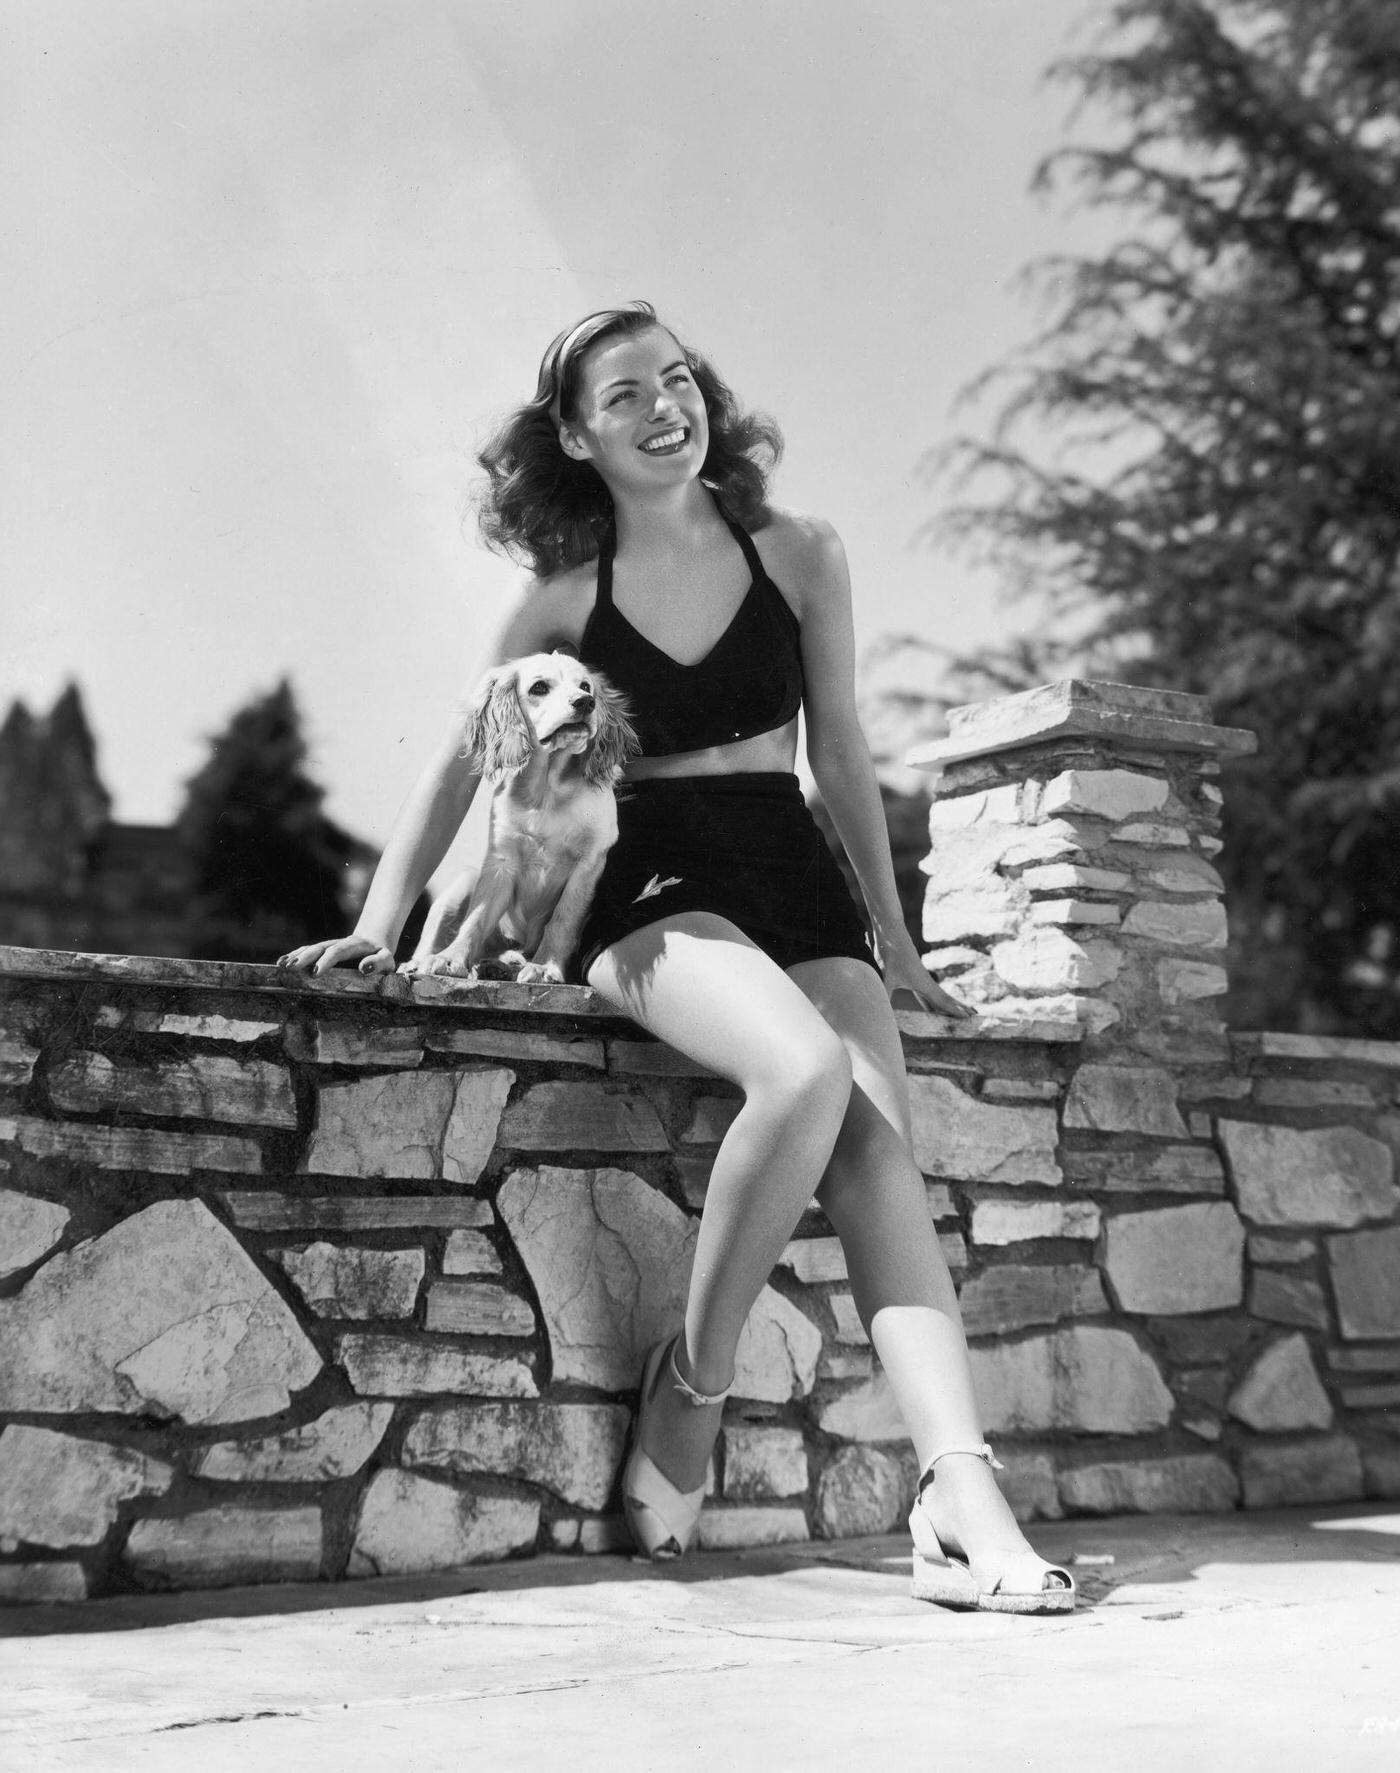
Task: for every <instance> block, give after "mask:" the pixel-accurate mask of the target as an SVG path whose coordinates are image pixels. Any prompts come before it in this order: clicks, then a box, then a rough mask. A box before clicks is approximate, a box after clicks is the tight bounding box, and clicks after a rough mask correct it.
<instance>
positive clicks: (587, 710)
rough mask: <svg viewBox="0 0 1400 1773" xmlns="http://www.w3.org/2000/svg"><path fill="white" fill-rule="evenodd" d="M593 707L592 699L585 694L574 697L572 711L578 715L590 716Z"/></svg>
mask: <svg viewBox="0 0 1400 1773" xmlns="http://www.w3.org/2000/svg"><path fill="white" fill-rule="evenodd" d="M593 706H594V704H593V698H592V696H590V695H589V694H587V692H584V693H583V694H582V695H577V696H575V697H574V711H575V712H576V713H578V714H591V713H592V712H593Z"/></svg>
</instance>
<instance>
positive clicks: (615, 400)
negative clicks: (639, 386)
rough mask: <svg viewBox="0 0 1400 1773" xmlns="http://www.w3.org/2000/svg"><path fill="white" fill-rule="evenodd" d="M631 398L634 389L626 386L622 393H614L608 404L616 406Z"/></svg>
mask: <svg viewBox="0 0 1400 1773" xmlns="http://www.w3.org/2000/svg"><path fill="white" fill-rule="evenodd" d="M631 398H632V390H631V389H630V388H624V389H623V390H622V392H621V393H620V394H614V395H613V397H612V399H611V400H610V401H609V402H608V405H609V406H616V405H618V403H619V402H620V401H623V400H630V399H631Z"/></svg>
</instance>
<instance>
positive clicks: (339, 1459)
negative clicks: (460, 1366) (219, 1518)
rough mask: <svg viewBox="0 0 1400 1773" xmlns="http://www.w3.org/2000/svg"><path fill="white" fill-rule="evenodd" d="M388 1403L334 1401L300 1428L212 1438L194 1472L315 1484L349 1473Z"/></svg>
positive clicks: (377, 1430) (383, 1423)
mask: <svg viewBox="0 0 1400 1773" xmlns="http://www.w3.org/2000/svg"><path fill="white" fill-rule="evenodd" d="M393 1414H394V1406H393V1405H392V1404H391V1403H382V1404H372V1403H362V1404H338V1405H336V1406H335V1407H334V1408H333V1409H329V1410H327V1411H325V1412H324V1414H322V1415H320V1416H318V1417H317V1418H316V1420H315V1421H314V1422H308V1423H305V1424H304V1425H303V1426H302V1427H301V1428H288V1429H284V1430H283V1432H282V1433H281V1434H269V1435H263V1436H260V1437H259V1438H258V1439H257V1440H247V1441H216V1442H215V1443H214V1445H213V1446H211V1447H206V1448H205V1449H204V1450H203V1451H202V1452H201V1453H200V1454H199V1455H198V1457H197V1458H196V1459H195V1461H194V1465H193V1470H194V1473H195V1476H196V1477H202V1478H209V1479H211V1480H212V1481H214V1482H220V1483H229V1484H234V1483H238V1484H320V1483H331V1482H334V1481H335V1480H336V1479H337V1478H346V1477H353V1475H354V1474H355V1473H356V1472H357V1471H359V1470H360V1468H361V1466H363V1465H364V1464H365V1463H366V1461H367V1460H368V1459H369V1457H370V1455H371V1454H372V1453H373V1452H374V1449H375V1448H376V1447H377V1446H378V1445H379V1443H380V1441H382V1440H383V1438H384V1433H385V1430H386V1429H387V1428H388V1426H389V1421H390V1418H391V1417H392V1416H393Z"/></svg>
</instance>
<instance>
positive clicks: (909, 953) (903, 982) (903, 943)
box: [880, 931, 977, 1018]
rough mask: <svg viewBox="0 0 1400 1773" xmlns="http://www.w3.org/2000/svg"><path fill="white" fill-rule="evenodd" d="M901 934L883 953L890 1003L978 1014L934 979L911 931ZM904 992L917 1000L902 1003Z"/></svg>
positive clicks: (958, 1014) (954, 1014) (937, 1011)
mask: <svg viewBox="0 0 1400 1773" xmlns="http://www.w3.org/2000/svg"><path fill="white" fill-rule="evenodd" d="M901 935H902V938H903V939H902V940H901V939H900V937H898V936H897V937H896V938H895V940H894V941H893V942H892V943H891V944H890V951H889V952H888V953H885V952H882V954H881V956H880V958H881V963H882V965H883V968H884V974H885V989H886V990H887V991H888V992H889V994H890V1002H891V1004H893V1005H894V1007H895V1008H896V1009H920V1010H928V1011H929V1012H930V1013H931V1014H933V1015H935V1016H951V1017H955V1018H962V1017H964V1016H975V1015H976V1014H977V1012H976V1011H975V1010H974V1009H971V1008H969V1006H968V1005H967V1004H965V1003H959V1002H958V1000H957V998H955V997H949V995H948V993H947V992H946V991H945V990H944V989H943V987H942V986H941V985H939V984H938V983H937V982H936V981H935V980H934V978H933V977H932V975H931V974H930V973H929V971H928V968H927V967H926V966H925V965H924V963H923V962H922V961H921V960H920V959H919V951H918V949H917V948H915V946H914V944H913V942H912V940H911V939H910V937H909V935H908V933H907V932H903V931H902V932H901ZM882 947H883V944H882ZM901 994H904V995H905V996H907V997H912V998H913V999H914V1002H913V1003H912V1004H908V1003H900V1002H899V998H900V995H901Z"/></svg>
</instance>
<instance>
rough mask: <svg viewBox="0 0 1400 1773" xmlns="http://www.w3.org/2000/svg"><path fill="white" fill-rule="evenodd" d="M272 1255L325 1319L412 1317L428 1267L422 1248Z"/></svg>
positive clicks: (317, 1249) (333, 1248)
mask: <svg viewBox="0 0 1400 1773" xmlns="http://www.w3.org/2000/svg"><path fill="white" fill-rule="evenodd" d="M271 1253H272V1255H274V1256H275V1257H276V1258H277V1260H278V1261H279V1262H280V1263H281V1264H282V1267H283V1268H284V1269H286V1271H287V1274H288V1275H289V1276H290V1278H291V1280H292V1282H293V1284H294V1285H295V1287H296V1289H297V1291H298V1292H299V1293H300V1294H301V1295H302V1297H303V1298H304V1299H305V1300H306V1302H307V1304H308V1305H309V1306H310V1307H311V1309H312V1310H313V1311H315V1312H316V1313H317V1314H318V1315H319V1316H321V1317H359V1318H363V1317H410V1316H411V1315H412V1313H413V1307H414V1304H415V1303H416V1301H417V1298H418V1283H419V1282H420V1281H421V1280H422V1278H423V1271H424V1267H425V1262H424V1256H423V1252H422V1250H420V1249H412V1250H371V1249H366V1248H365V1247H364V1246H363V1245H361V1244H326V1243H318V1244H310V1245H308V1247H307V1248H306V1249H304V1250H273V1251H272V1252H271ZM430 1327H431V1326H430Z"/></svg>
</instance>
